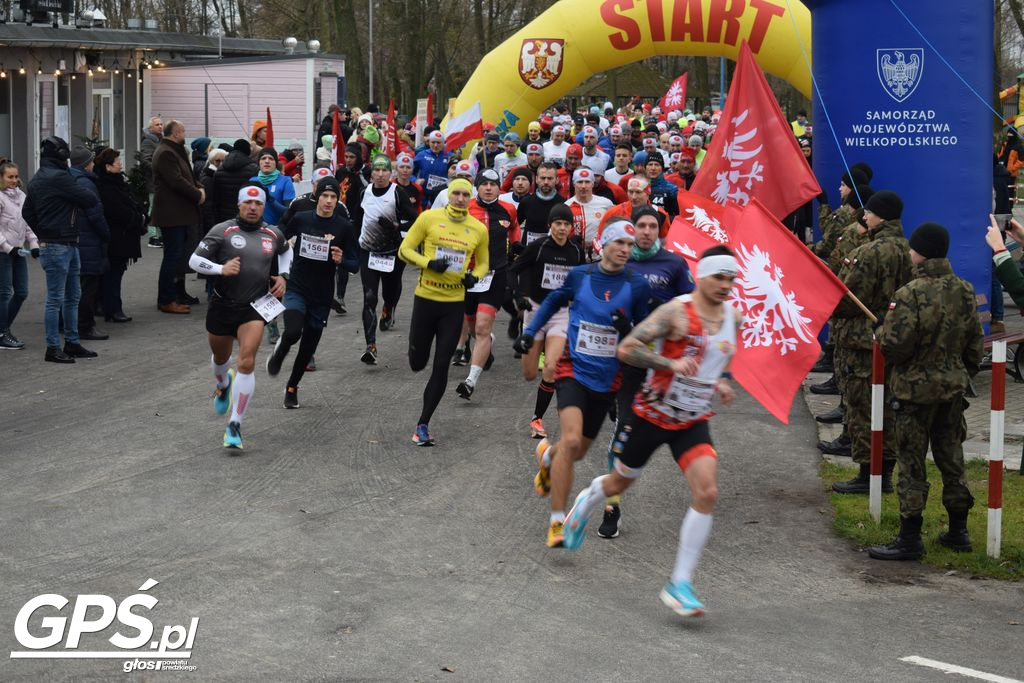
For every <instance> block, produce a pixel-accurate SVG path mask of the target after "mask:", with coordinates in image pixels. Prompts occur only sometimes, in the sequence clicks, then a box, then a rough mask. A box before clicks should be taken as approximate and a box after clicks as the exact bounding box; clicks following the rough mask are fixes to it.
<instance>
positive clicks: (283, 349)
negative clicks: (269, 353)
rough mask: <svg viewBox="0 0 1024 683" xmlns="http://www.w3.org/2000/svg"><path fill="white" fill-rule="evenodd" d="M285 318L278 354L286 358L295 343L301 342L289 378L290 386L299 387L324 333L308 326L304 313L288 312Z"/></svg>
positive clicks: (285, 313)
mask: <svg viewBox="0 0 1024 683" xmlns="http://www.w3.org/2000/svg"><path fill="white" fill-rule="evenodd" d="M283 317H284V331H283V332H282V333H281V342H280V347H279V348H278V349H277V353H279V354H280V356H281V358H284V357H286V356H287V355H288V351H290V350H291V348H292V346H293V345H294V344H295V342H299V351H298V353H296V354H295V364H294V365H293V366H292V374H291V375H290V376H289V377H288V386H290V387H298V386H299V382H300V381H302V376H303V375H304V374H306V366H307V365H309V361H310V359H312V358H313V354H314V353H316V347H317V346H318V345H319V344H320V337H321V336H323V333H324V331H323V330H322V329H314V328H312V327H310V326H309V325H307V324H306V314H305V313H303V312H302V311H295V310H287V311H285V312H284V316H283ZM300 338H301V339H300Z"/></svg>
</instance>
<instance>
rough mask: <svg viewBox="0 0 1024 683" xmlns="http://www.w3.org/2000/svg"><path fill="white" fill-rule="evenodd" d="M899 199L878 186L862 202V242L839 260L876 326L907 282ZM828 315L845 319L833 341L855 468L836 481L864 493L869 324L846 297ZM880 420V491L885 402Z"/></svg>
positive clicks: (891, 449)
mask: <svg viewBox="0 0 1024 683" xmlns="http://www.w3.org/2000/svg"><path fill="white" fill-rule="evenodd" d="M902 215H903V201H902V200H901V199H900V198H899V196H898V195H897V194H896V193H895V192H891V191H889V190H882V191H881V192H876V193H875V194H873V195H872V196H871V199H869V200H868V201H867V204H866V205H865V206H864V222H865V223H867V226H868V232H867V235H866V237H867V242H866V243H865V244H863V245H861V246H859V247H857V248H856V249H854V250H853V252H852V253H851V254H850V255H849V256H848V257H846V258H845V259H844V261H843V267H842V269H841V270H840V271H839V279H841V280H842V281H843V282H844V283H845V284H846V286H847V287H848V288H849V290H850V291H851V292H852V293H853V294H854V296H856V297H857V298H858V299H860V300H861V302H862V303H863V304H864V305H865V306H866V307H867V309H868V310H869V311H871V312H872V313H873V314H874V316H875V317H876V318H877V319H878V324H881V323H882V321H883V320H884V319H885V314H886V312H887V311H888V309H889V302H890V301H891V300H892V296H893V294H895V293H896V290H897V289H899V288H900V287H902V286H903V285H905V284H906V283H907V282H909V281H910V278H911V273H912V265H911V262H910V247H909V245H908V244H907V239H906V237H904V236H903V223H902V222H901V221H900V217H901V216H902ZM833 318H837V319H845V322H844V323H842V325H841V327H842V336H841V338H839V339H837V340H836V347H837V348H841V349H842V350H843V351H842V353H843V354H844V360H845V363H846V373H847V375H846V391H845V392H844V393H843V400H844V401H845V403H846V425H847V427H848V428H849V430H850V438H851V440H852V442H853V443H852V446H851V455H852V456H853V461H854V462H855V463H857V464H858V465H860V471H859V472H858V474H857V476H855V477H854V478H853V479H851V480H850V481H846V482H837V483H835V484H833V485H832V489H833V490H834V491H836V492H837V493H867V492H868V483H869V481H870V479H869V476H870V465H871V342H872V333H873V327H874V326H873V325H872V322H871V320H870V319H869V318H868V317H867V316H865V315H864V312H863V311H861V310H860V308H858V307H857V305H856V304H854V303H853V301H851V300H850V299H849V298H848V297H844V298H843V299H842V300H840V302H839V305H838V306H836V310H835V312H834V313H833ZM885 406H886V410H885V416H884V418H883V420H884V421H883V425H884V432H883V452H882V463H883V470H882V490H883V491H886V492H890V491H892V490H893V488H892V470H893V467H894V466H895V464H896V440H895V435H896V434H895V431H894V429H893V426H892V425H893V413H892V408H891V406H890V405H889V403H888V402H886V404H885Z"/></svg>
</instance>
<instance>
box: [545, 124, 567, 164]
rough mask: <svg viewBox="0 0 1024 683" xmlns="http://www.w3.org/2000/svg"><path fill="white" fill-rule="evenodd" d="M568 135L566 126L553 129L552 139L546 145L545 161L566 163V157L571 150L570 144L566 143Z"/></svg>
mask: <svg viewBox="0 0 1024 683" xmlns="http://www.w3.org/2000/svg"><path fill="white" fill-rule="evenodd" d="M567 133H568V131H566V128H565V126H563V125H561V124H559V125H557V126H554V127H552V129H551V139H550V140H548V141H547V142H545V143H544V161H553V162H555V163H556V164H564V163H565V155H566V153H567V152H568V150H569V143H568V142H566V141H565V136H566V135H567Z"/></svg>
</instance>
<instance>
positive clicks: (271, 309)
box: [249, 292, 284, 323]
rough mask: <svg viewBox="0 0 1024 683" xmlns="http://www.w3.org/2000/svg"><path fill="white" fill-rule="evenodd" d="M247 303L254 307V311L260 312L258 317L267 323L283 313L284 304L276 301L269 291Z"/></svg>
mask: <svg viewBox="0 0 1024 683" xmlns="http://www.w3.org/2000/svg"><path fill="white" fill-rule="evenodd" d="M249 305H250V306H252V307H253V308H255V309H256V312H257V313H259V314H260V317H261V318H263V319H264V320H266V321H267V322H268V323H269V322H270V321H271V320H273V319H274V318H276V317H277V316H279V315H281V314H282V313H284V304H282V303H281V302H280V301H278V299H277V297H276V296H274V295H273V294H271V293H270V292H267V293H266V294H264V295H263V296H261V297H260V298H259V299H256V301H253V302H252V303H251V304H249Z"/></svg>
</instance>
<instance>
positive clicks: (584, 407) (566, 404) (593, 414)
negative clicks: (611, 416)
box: [555, 377, 615, 440]
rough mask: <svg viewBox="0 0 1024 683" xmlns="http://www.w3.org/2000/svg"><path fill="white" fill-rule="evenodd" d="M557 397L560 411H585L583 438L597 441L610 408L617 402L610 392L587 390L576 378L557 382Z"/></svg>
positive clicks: (564, 378) (567, 378) (565, 378)
mask: <svg viewBox="0 0 1024 683" xmlns="http://www.w3.org/2000/svg"><path fill="white" fill-rule="evenodd" d="M555 396H557V397H558V409H559V410H562V409H564V408H579V409H580V410H581V411H583V436H584V437H585V438H587V439H591V440H593V439H596V438H597V435H598V434H599V433H600V432H601V425H602V424H604V418H605V416H606V415H608V408H609V407H610V406H611V405H612V402H613V401H614V400H615V394H614V393H612V392H610V391H605V392H602V391H593V390H591V389H588V388H586V387H585V386H583V385H582V384H580V382H579V381H578V380H577V379H575V378H574V377H562V378H561V379H556V380H555Z"/></svg>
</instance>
